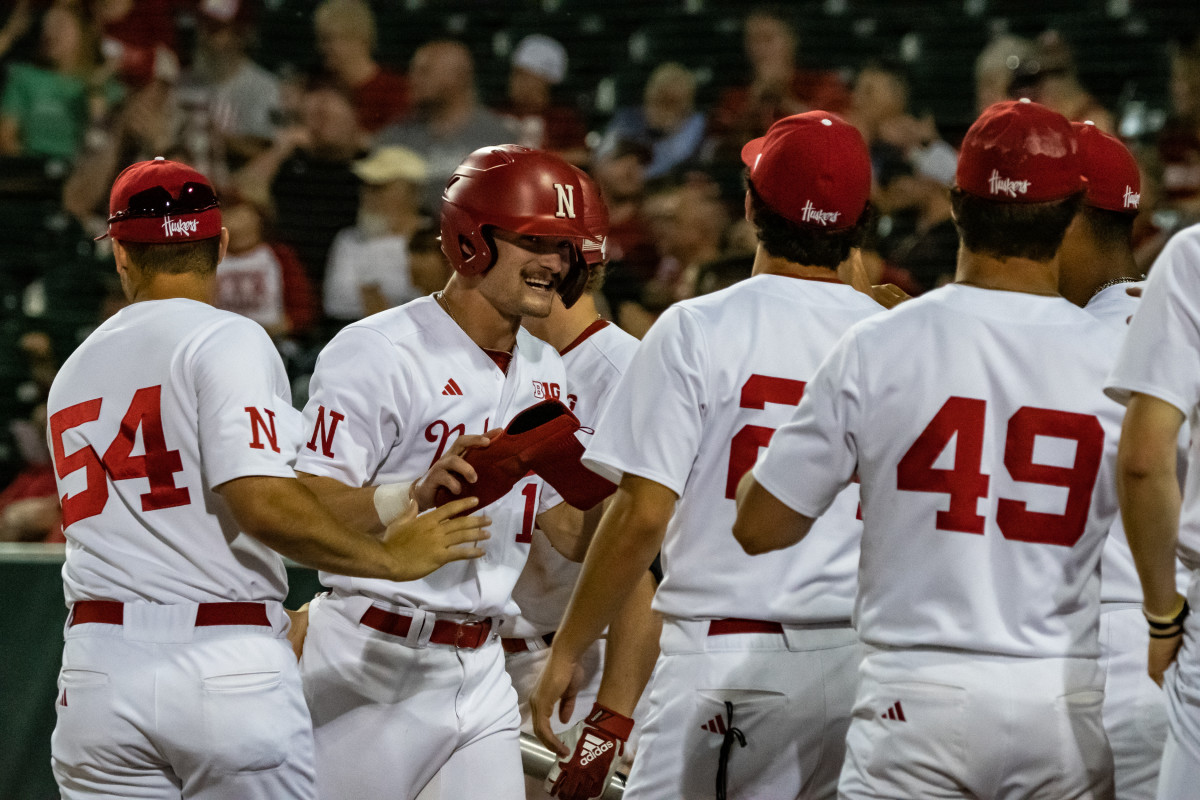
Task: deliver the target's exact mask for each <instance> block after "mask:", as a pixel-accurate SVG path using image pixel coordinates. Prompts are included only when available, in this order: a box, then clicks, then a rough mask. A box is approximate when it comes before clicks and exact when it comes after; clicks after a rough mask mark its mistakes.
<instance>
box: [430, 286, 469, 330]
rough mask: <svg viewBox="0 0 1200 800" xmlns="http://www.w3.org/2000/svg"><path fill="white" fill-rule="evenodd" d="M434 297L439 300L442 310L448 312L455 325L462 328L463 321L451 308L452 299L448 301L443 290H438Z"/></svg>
mask: <svg viewBox="0 0 1200 800" xmlns="http://www.w3.org/2000/svg"><path fill="white" fill-rule="evenodd" d="M433 297H434V299H435V300H437V302H438V305H439V306H441V307H442V310H443V311H445V312H446V314H447V315H448V316H449V317H450V320H451V321H452V322H453V323H454V324H455V325H457V326H458V327H460V328H462V323H461V322H459V321H458V317H456V316H454V312H453V311H451V310H450V301H448V300H447V299H446V296H445V294H444V293H443V292H437V293H435V294H434V295H433ZM464 330H466V329H465V328H464Z"/></svg>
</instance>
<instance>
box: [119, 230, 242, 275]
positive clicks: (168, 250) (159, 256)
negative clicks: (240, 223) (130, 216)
mask: <svg viewBox="0 0 1200 800" xmlns="http://www.w3.org/2000/svg"><path fill="white" fill-rule="evenodd" d="M121 246H122V247H124V248H125V252H126V253H127V254H128V256H129V261H130V263H132V264H133V265H134V266H135V267H137V268H138V269H140V270H141V271H142V272H144V273H146V274H147V275H156V274H164V275H183V274H185V273H188V272H196V273H200V274H207V273H210V272H215V271H216V269H217V263H218V262H219V261H220V260H221V237H220V236H211V237H209V238H207V239H201V240H199V241H196V242H182V243H179V244H158V243H150V242H121Z"/></svg>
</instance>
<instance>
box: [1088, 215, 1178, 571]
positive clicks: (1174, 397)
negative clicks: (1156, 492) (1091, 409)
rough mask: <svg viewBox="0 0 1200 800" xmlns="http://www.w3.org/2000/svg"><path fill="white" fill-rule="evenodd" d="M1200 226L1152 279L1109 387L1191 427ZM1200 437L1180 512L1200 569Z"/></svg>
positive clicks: (1162, 260) (1172, 246)
mask: <svg viewBox="0 0 1200 800" xmlns="http://www.w3.org/2000/svg"><path fill="white" fill-rule="evenodd" d="M1198 264H1200V225H1193V226H1192V227H1190V228H1186V229H1184V230H1182V231H1180V232H1179V233H1177V234H1175V236H1173V237H1172V238H1171V240H1170V241H1168V242H1167V245H1166V247H1164V248H1163V251H1162V253H1161V254H1159V257H1158V259H1157V260H1156V261H1155V262H1154V268H1153V269H1152V270H1151V271H1150V278H1149V280H1147V281H1146V291H1145V295H1144V296H1143V297H1142V302H1141V305H1140V306H1139V309H1138V313H1137V314H1135V315H1134V318H1133V322H1131V323H1130V325H1129V333H1128V335H1127V336H1126V337H1125V343H1124V346H1123V347H1122V348H1121V354H1120V357H1119V358H1118V359H1117V363H1116V366H1115V367H1113V371H1112V375H1110V376H1109V379H1108V385H1107V388H1106V391H1107V392H1108V393H1109V395H1110V396H1111V397H1113V398H1114V399H1116V400H1118V401H1120V402H1122V403H1124V402H1128V400H1129V396H1130V394H1131V393H1132V392H1140V393H1142V394H1147V395H1151V396H1153V397H1157V398H1159V399H1160V400H1163V401H1165V402H1167V403H1170V404H1171V405H1173V406H1175V407H1176V408H1178V409H1179V410H1180V411H1182V412H1183V413H1184V414H1185V415H1186V417H1187V420H1188V423H1189V424H1190V426H1191V428H1192V429H1193V430H1195V429H1196V425H1197V423H1200V416H1198V415H1200V269H1197V265H1198ZM1197 459H1200V440H1197V439H1196V438H1193V439H1192V443H1191V446H1190V449H1189V453H1188V463H1189V464H1190V465H1191V466H1192V467H1193V468H1191V469H1189V470H1188V474H1187V479H1186V481H1185V483H1184V490H1183V506H1182V508H1181V509H1180V514H1179V557H1180V559H1181V560H1182V561H1183V563H1184V565H1185V566H1187V567H1188V568H1189V569H1193V570H1194V569H1196V568H1197V567H1200V469H1195V468H1194V466H1195V464H1196V463H1197Z"/></svg>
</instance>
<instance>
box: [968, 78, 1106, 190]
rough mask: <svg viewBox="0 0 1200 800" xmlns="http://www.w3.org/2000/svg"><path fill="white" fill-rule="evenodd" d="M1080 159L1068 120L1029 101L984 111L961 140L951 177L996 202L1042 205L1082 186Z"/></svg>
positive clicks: (1019, 101) (1015, 102) (1007, 104)
mask: <svg viewBox="0 0 1200 800" xmlns="http://www.w3.org/2000/svg"><path fill="white" fill-rule="evenodd" d="M1081 162H1082V159H1081V158H1080V156H1079V143H1078V141H1077V140H1076V137H1075V132H1074V131H1073V130H1072V129H1071V123H1070V122H1068V121H1067V118H1066V117H1064V116H1063V115H1062V114H1059V113H1058V112H1057V111H1052V110H1050V109H1049V108H1046V107H1045V106H1043V105H1040V104H1038V103H1034V102H1031V101H1029V100H1024V99H1023V100H1006V101H1004V102H1001V103H994V104H992V105H990V106H988V107H987V108H986V109H984V112H983V113H982V114H981V115H980V116H979V119H977V120H975V123H974V124H973V125H971V127H970V129H969V130H968V131H967V135H966V137H964V138H963V143H962V150H961V151H960V152H959V154H958V171H957V172H956V173H955V176H954V181H955V183H956V184H957V185H958V188H959V189H962V190H963V191H964V192H967V193H968V194H973V195H975V196H976V197H982V198H984V199H986V200H994V201H996V202H999V203H1047V202H1050V201H1053V200H1062V199H1063V198H1066V197H1070V196H1071V195H1073V194H1075V193H1076V192H1078V191H1080V190H1081V189H1083V177H1082V174H1081V173H1082V163H1081Z"/></svg>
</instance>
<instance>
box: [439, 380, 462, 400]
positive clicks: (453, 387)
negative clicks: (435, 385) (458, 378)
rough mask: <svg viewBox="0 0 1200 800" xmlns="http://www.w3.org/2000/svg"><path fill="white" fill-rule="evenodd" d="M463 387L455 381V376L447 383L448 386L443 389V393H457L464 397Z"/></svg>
mask: <svg viewBox="0 0 1200 800" xmlns="http://www.w3.org/2000/svg"><path fill="white" fill-rule="evenodd" d="M462 393H463V391H462V389H460V388H458V384H457V383H455V382H454V378H451V379H450V381H449V382H448V383H447V384H446V388H444V389H442V394H450V395H456V396H458V397H462Z"/></svg>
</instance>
